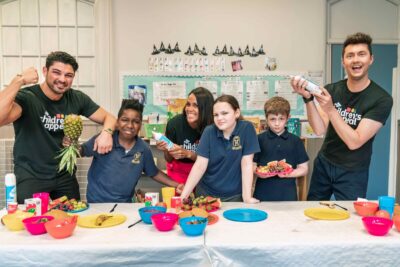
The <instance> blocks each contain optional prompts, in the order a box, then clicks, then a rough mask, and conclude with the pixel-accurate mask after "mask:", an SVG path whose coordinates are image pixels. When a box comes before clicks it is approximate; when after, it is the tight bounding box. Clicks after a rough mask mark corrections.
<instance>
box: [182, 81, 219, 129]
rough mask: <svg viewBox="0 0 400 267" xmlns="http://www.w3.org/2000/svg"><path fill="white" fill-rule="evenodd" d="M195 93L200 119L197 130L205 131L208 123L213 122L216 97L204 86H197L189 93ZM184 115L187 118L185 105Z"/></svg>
mask: <svg viewBox="0 0 400 267" xmlns="http://www.w3.org/2000/svg"><path fill="white" fill-rule="evenodd" d="M191 94H193V95H194V96H195V97H196V101H197V107H198V108H199V119H198V120H197V130H198V131H199V132H200V133H203V130H204V128H206V126H207V125H210V124H212V123H213V115H212V108H213V103H214V97H213V95H212V94H211V92H210V91H208V90H207V89H206V88H204V87H197V88H195V89H193V90H192V91H190V93H189V94H188V96H189V95H191ZM182 113H183V116H184V117H185V118H186V111H185V107H184V108H183V112H182Z"/></svg>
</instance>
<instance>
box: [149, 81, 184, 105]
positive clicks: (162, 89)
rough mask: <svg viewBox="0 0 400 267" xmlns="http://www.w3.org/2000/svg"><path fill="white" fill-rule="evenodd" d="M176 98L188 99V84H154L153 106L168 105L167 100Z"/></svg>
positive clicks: (182, 82) (179, 82)
mask: <svg viewBox="0 0 400 267" xmlns="http://www.w3.org/2000/svg"><path fill="white" fill-rule="evenodd" d="M175 98H185V99H186V83H185V82H184V81H175V82H153V105H165V106H166V105H167V104H168V103H167V100H169V99H175Z"/></svg>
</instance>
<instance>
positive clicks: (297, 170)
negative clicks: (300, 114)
mask: <svg viewBox="0 0 400 267" xmlns="http://www.w3.org/2000/svg"><path fill="white" fill-rule="evenodd" d="M264 111H265V118H266V121H267V126H268V129H267V130H266V131H265V132H263V133H261V134H259V135H258V142H259V144H260V148H261V151H260V152H259V153H257V154H255V156H254V162H255V163H256V164H257V165H258V166H265V165H267V163H268V162H270V161H275V160H276V161H279V160H282V159H285V160H286V162H287V163H289V164H290V165H292V166H293V168H294V169H293V171H292V172H290V173H288V174H278V175H274V176H268V175H261V176H260V175H258V178H257V181H256V186H255V191H254V197H255V198H257V199H259V200H261V201H296V200H297V188H296V179H295V178H297V177H301V176H304V175H307V172H308V160H309V158H308V155H307V153H306V151H305V148H304V145H303V142H302V141H301V140H300V138H299V137H297V136H296V135H294V134H291V133H289V132H288V131H287V129H286V128H285V125H286V123H287V121H288V119H289V113H290V104H289V102H288V101H287V100H286V99H284V98H283V97H279V96H276V97H273V98H271V99H269V100H268V101H267V102H266V103H265V105H264Z"/></svg>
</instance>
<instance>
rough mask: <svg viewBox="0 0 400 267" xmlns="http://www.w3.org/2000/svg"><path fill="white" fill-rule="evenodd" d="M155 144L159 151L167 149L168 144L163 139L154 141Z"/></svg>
mask: <svg viewBox="0 0 400 267" xmlns="http://www.w3.org/2000/svg"><path fill="white" fill-rule="evenodd" d="M156 146H157V148H158V149H159V150H161V151H168V144H167V142H164V141H156Z"/></svg>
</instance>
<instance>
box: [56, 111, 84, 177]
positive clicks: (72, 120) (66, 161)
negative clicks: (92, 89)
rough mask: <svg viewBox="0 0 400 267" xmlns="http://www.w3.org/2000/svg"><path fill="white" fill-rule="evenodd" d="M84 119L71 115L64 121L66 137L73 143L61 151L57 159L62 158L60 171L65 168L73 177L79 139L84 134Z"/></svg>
mask: <svg viewBox="0 0 400 267" xmlns="http://www.w3.org/2000/svg"><path fill="white" fill-rule="evenodd" d="M82 128H83V125H82V119H81V117H80V116H79V115H75V114H70V115H67V116H66V117H65V119H64V135H65V136H66V137H68V138H69V139H70V141H71V145H69V146H67V147H64V148H63V149H61V151H60V154H59V155H58V156H57V158H61V160H60V163H59V166H58V171H59V172H61V171H62V170H63V169H64V168H66V169H67V171H68V172H69V173H70V174H71V175H72V174H73V172H74V167H75V165H76V160H77V157H78V156H79V157H80V154H79V144H78V139H79V137H80V136H81V134H82Z"/></svg>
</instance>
